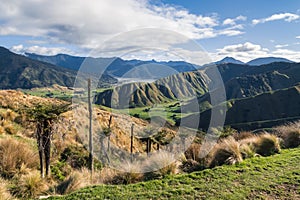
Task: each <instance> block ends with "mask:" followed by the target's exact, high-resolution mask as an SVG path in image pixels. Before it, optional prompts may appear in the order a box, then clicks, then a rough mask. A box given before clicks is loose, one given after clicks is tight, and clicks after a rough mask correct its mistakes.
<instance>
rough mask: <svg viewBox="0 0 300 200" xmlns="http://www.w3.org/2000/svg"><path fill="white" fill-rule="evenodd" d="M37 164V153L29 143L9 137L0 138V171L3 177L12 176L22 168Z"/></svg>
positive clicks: (32, 166) (34, 166)
mask: <svg viewBox="0 0 300 200" xmlns="http://www.w3.org/2000/svg"><path fill="white" fill-rule="evenodd" d="M37 166H38V156H37V153H36V152H35V151H34V150H33V149H32V147H31V146H30V145H28V144H27V143H25V142H21V141H18V140H15V139H11V138H4V139H0V171H1V174H2V176H4V177H12V176H13V175H15V174H17V173H20V172H22V171H23V170H24V168H36V167H37Z"/></svg>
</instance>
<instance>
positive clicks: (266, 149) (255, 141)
mask: <svg viewBox="0 0 300 200" xmlns="http://www.w3.org/2000/svg"><path fill="white" fill-rule="evenodd" d="M240 143H241V144H243V145H245V144H246V145H248V146H252V148H253V149H254V151H255V153H257V154H259V155H261V156H269V155H273V154H275V153H279V152H280V143H279V139H278V137H276V136H275V135H272V134H269V133H264V134H261V135H258V136H254V137H251V138H246V139H243V140H241V141H240Z"/></svg>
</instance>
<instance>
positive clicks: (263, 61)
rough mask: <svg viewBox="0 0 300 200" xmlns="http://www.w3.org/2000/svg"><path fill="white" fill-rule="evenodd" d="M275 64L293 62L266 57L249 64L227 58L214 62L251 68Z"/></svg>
mask: <svg viewBox="0 0 300 200" xmlns="http://www.w3.org/2000/svg"><path fill="white" fill-rule="evenodd" d="M274 62H287V63H293V61H291V60H288V59H286V58H278V57H265V58H256V59H254V60H251V61H249V62H247V63H244V62H242V61H240V60H237V59H235V58H232V57H225V58H223V59H222V60H220V61H217V62H214V64H217V65H219V64H227V63H232V64H239V65H251V66H259V65H267V64H271V63H274Z"/></svg>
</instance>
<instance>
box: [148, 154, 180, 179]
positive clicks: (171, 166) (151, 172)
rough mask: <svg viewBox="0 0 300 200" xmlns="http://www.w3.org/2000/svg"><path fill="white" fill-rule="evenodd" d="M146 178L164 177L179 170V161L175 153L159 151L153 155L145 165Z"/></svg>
mask: <svg viewBox="0 0 300 200" xmlns="http://www.w3.org/2000/svg"><path fill="white" fill-rule="evenodd" d="M144 171H145V172H147V173H146V179H153V178H162V177H165V176H166V175H171V174H175V173H176V172H177V163H176V162H175V157H174V154H172V153H169V152H167V151H159V152H157V153H155V154H153V155H151V156H150V157H149V158H148V160H147V161H146V164H145V166H144Z"/></svg>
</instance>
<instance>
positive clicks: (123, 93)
mask: <svg viewBox="0 0 300 200" xmlns="http://www.w3.org/2000/svg"><path fill="white" fill-rule="evenodd" d="M208 82H209V78H208V77H207V76H206V75H205V73H204V71H201V70H199V71H195V72H184V73H179V74H175V75H173V76H169V77H166V78H163V79H159V80H157V81H155V82H153V83H129V84H125V85H122V86H118V87H115V88H114V89H111V90H106V91H104V92H102V93H99V94H97V95H96V97H95V98H96V101H95V103H96V104H100V105H105V106H108V107H113V108H125V107H128V106H129V107H136V106H138V107H142V106H149V105H153V104H156V103H165V102H169V101H172V100H176V99H184V98H188V97H192V96H198V95H203V94H204V93H206V92H207V87H208V86H207V84H208Z"/></svg>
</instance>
